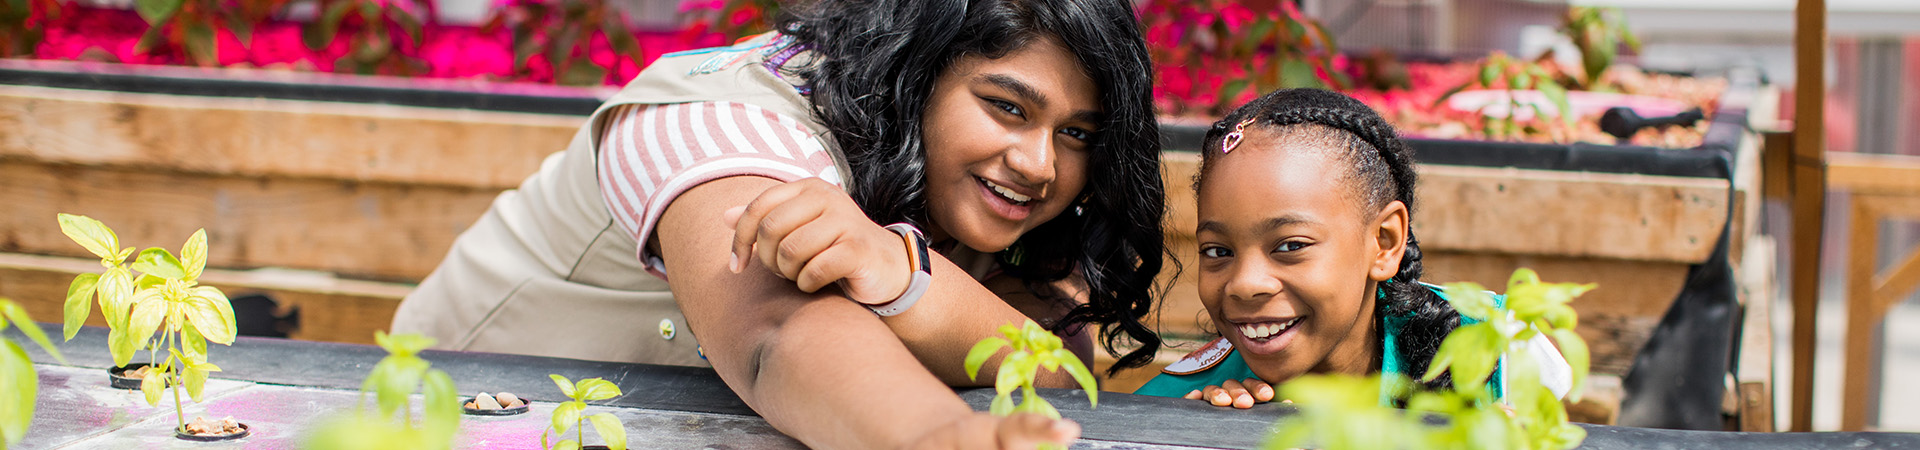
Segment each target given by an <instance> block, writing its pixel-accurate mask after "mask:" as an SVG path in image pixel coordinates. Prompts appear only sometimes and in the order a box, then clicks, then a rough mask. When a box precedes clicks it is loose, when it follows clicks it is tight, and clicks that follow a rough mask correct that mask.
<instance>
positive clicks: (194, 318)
mask: <svg viewBox="0 0 1920 450" xmlns="http://www.w3.org/2000/svg"><path fill="white" fill-rule="evenodd" d="M214 303H215V301H214V300H213V299H209V298H206V297H203V296H199V295H193V296H190V297H187V302H186V304H185V305H183V306H185V307H186V308H185V309H186V317H187V323H188V324H191V325H193V326H191V327H187V328H192V329H195V330H198V331H199V334H200V336H202V337H205V338H206V340H208V341H212V342H213V343H216V344H224V345H233V339H234V333H233V332H234V331H235V327H234V324H233V323H231V322H228V321H227V318H225V317H222V316H221V315H220V307H218V306H214ZM203 345H204V344H203Z"/></svg>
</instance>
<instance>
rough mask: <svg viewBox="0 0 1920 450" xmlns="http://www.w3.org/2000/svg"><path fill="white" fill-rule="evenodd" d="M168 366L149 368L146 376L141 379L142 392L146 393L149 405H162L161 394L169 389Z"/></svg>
mask: <svg viewBox="0 0 1920 450" xmlns="http://www.w3.org/2000/svg"><path fill="white" fill-rule="evenodd" d="M165 367H166V366H155V367H151V368H148V369H147V376H146V378H141V379H140V393H142V394H146V397H147V406H160V394H161V393H162V392H165V391H166V390H167V372H166V370H165Z"/></svg>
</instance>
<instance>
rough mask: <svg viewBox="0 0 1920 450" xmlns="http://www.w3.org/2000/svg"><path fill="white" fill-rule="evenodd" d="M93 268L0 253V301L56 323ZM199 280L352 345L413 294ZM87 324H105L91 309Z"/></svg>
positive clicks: (289, 281) (263, 274)
mask: <svg viewBox="0 0 1920 450" xmlns="http://www.w3.org/2000/svg"><path fill="white" fill-rule="evenodd" d="M99 270H100V263H99V261H98V260H95V259H87V258H65V257H54V256H39V255H22V254H13V253H0V297H9V298H12V299H14V300H15V301H18V302H20V304H21V305H22V306H23V307H25V308H26V310H27V313H28V314H30V315H32V316H33V318H34V320H37V321H40V322H47V323H61V322H62V321H63V320H64V319H62V317H63V316H62V314H63V313H62V312H61V308H62V305H63V304H64V302H65V300H66V292H67V284H68V283H70V282H72V280H73V277H74V275H78V274H81V273H88V272H98V271H99ZM200 281H202V282H203V283H204V284H206V285H209V286H215V287H219V288H220V289H221V290H222V291H224V292H226V293H227V295H228V296H235V297H237V296H240V295H246V294H250V293H265V294H268V296H270V297H272V298H273V299H274V300H276V301H278V302H280V304H281V305H282V306H283V307H297V308H299V309H300V327H299V328H297V329H294V330H291V331H290V332H289V333H288V337H290V338H292V339H301V340H310V341H325V342H348V343H358V344H372V343H373V332H374V331H375V330H385V329H386V328H387V324H389V323H392V322H393V311H394V309H395V308H398V307H399V305H400V299H401V298H404V297H405V296H406V295H407V293H408V292H411V291H412V290H413V287H412V286H409V285H402V284H394V283H380V282H371V281H359V280H344V279H336V278H333V277H331V276H330V275H328V274H321V273H304V274H294V273H288V272H286V271H235V270H224V269H208V270H207V271H206V273H205V274H204V275H202V276H201V278H200ZM87 324H88V325H94V326H106V324H107V323H106V319H105V318H104V317H103V316H101V315H100V310H99V307H98V306H97V305H96V306H94V308H93V311H92V312H91V313H90V314H88V320H87ZM49 331H52V332H57V331H58V328H54V329H51V330H49ZM216 351H217V350H216Z"/></svg>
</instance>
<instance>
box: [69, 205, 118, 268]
mask: <svg viewBox="0 0 1920 450" xmlns="http://www.w3.org/2000/svg"><path fill="white" fill-rule="evenodd" d="M59 219H60V232H61V233H63V234H66V235H67V238H70V239H73V242H76V243H79V244H80V246H81V247H86V249H87V251H88V252H92V253H93V254H94V255H95V256H99V257H100V259H103V260H112V259H114V258H113V257H114V256H115V255H117V254H119V253H120V238H118V237H115V236H114V235H113V229H111V228H107V225H106V224H103V223H100V221H98V220H93V218H92V217H87V216H80V215H73V214H66V213H61V214H60V215H59ZM122 259H123V260H124V258H122Z"/></svg>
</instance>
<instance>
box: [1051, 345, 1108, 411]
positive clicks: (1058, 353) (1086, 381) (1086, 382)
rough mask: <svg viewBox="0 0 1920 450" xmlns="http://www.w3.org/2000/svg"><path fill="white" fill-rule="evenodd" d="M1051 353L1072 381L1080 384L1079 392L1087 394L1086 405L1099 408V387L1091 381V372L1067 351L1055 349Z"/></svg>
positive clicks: (1078, 358)
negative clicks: (1070, 376) (1071, 376)
mask: <svg viewBox="0 0 1920 450" xmlns="http://www.w3.org/2000/svg"><path fill="white" fill-rule="evenodd" d="M1053 353H1054V357H1055V358H1057V359H1059V360H1060V366H1061V367H1065V368H1066V369H1067V374H1068V375H1073V381H1076V382H1079V383H1080V390H1082V391H1086V392H1087V405H1088V406H1090V407H1094V408H1098V407H1100V385H1099V384H1098V383H1096V382H1095V381H1094V380H1093V372H1091V371H1088V370H1087V365H1086V364H1084V363H1081V362H1080V357H1079V356H1077V355H1074V354H1073V352H1072V351H1068V350H1067V349H1064V348H1063V349H1057V350H1054V351H1053Z"/></svg>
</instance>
